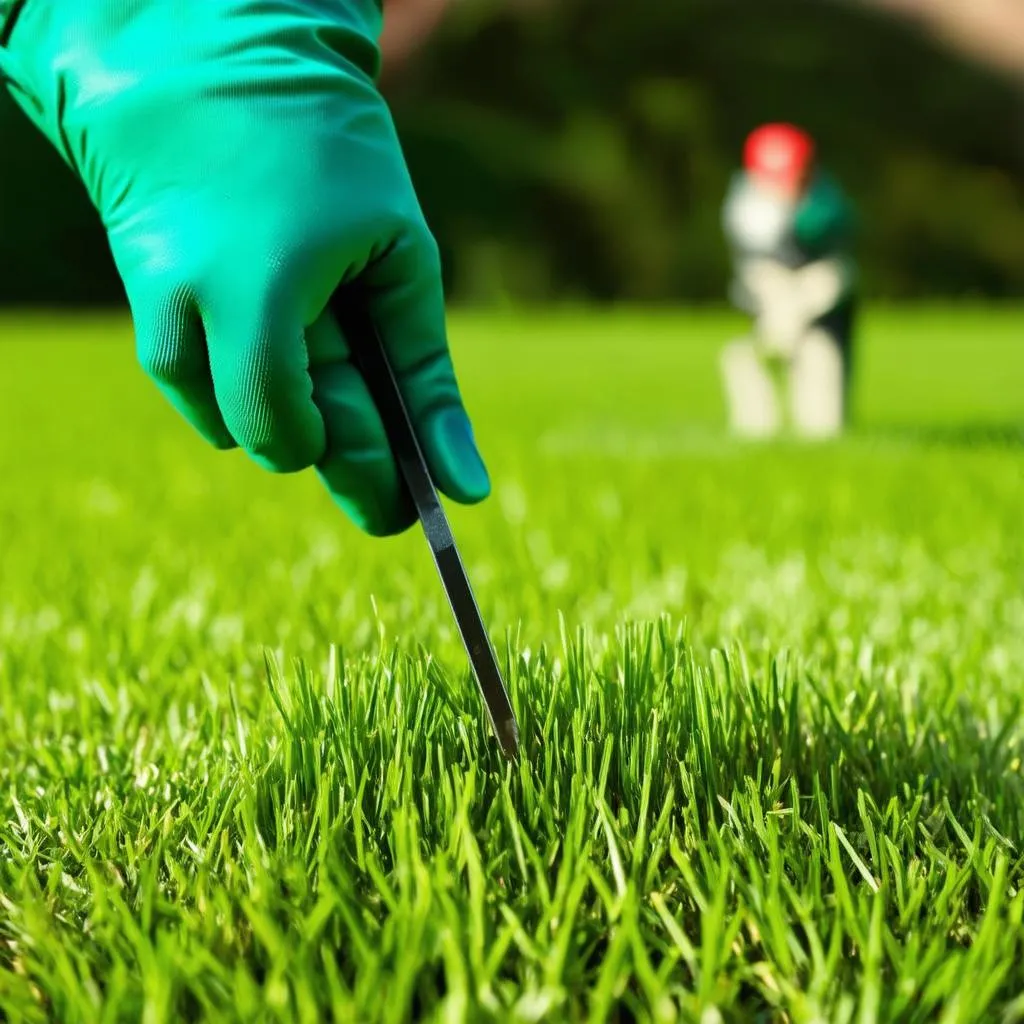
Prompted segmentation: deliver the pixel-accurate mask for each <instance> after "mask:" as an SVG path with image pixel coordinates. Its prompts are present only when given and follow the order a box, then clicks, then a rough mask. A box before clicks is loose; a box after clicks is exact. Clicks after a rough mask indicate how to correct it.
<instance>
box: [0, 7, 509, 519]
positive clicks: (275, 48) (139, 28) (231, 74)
mask: <svg viewBox="0 0 1024 1024" xmlns="http://www.w3.org/2000/svg"><path fill="white" fill-rule="evenodd" d="M3 5H4V0H0V13H3V12H2V7H3ZM380 21H381V12H380V5H379V0H88V2H80V0H75V2H73V0H26V3H25V5H24V7H23V8H22V10H21V12H20V14H18V15H17V17H16V19H15V20H14V22H13V28H12V30H11V31H10V33H9V39H8V43H7V52H6V54H4V61H3V67H5V68H6V70H7V71H8V73H9V74H10V75H11V76H12V77H13V78H14V84H13V88H12V91H13V92H14V95H15V98H16V99H17V100H18V102H19V103H20V104H21V105H22V106H23V107H24V109H25V110H26V111H27V113H28V114H29V116H30V117H32V118H33V120H34V121H35V122H36V124H37V125H38V126H39V127H40V128H41V129H42V130H43V132H45V134H46V135H47V136H48V137H49V139H50V140H51V141H52V142H53V143H54V145H56V146H57V148H58V149H59V151H60V152H61V154H62V155H63V156H64V158H65V160H66V161H67V162H68V163H69V164H70V166H71V167H72V169H73V170H74V171H75V172H76V173H77V174H78V175H79V177H80V178H81V180H82V181H83V183H84V184H85V187H86V188H87V190H88V192H89V195H90V197H91V198H92V201H93V203H94V205H95V206H96V208H97V210H98V211H99V213H100V216H101V218H102V220H103V224H104V226H105V227H106V230H107V234H108V237H109V240H110V246H111V250H112V252H113V255H114V259H115V261H116V264H117V267H118V269H119V271H120V273H121V276H122V279H123V281H124V284H125V288H126V291H127V295H128V298H129V301H130V304H131V309H132V314H133V319H134V323H135V329H136V338H137V352H138V358H139V360H140V362H141V364H142V366H143V368H144V369H145V371H146V372H147V373H148V374H149V375H150V376H151V377H152V378H153V379H154V380H155V382H156V383H157V385H158V386H159V387H160V389H161V390H162V391H163V392H164V394H166V396H167V397H168V398H169V399H170V401H171V402H172V403H173V404H174V406H175V407H176V408H177V409H178V410H179V411H180V412H181V413H182V414H183V415H184V416H185V417H186V419H188V421H189V422H190V423H191V424H192V425H193V426H194V427H195V428H196V429H197V430H198V431H199V433H200V434H202V436H203V437H205V438H206V439H207V440H208V441H209V442H211V443H212V444H214V445H216V446H218V447H220V448H232V447H235V446H240V447H241V448H243V449H244V450H245V451H246V452H247V453H248V454H249V455H250V456H252V458H253V459H255V460H256V461H257V462H258V463H259V464H260V465H262V466H264V467H265V468H267V469H269V470H272V471H275V472H282V473H287V472H295V471H298V470H302V469H304V468H307V467H310V466H315V467H316V468H317V471H318V473H319V474H320V476H321V478H322V479H323V481H324V483H325V484H326V486H327V488H328V489H329V491H330V492H331V494H332V495H333V497H334V498H335V499H336V501H337V502H338V504H339V505H340V506H341V507H342V508H343V509H344V510H345V512H346V513H347V514H348V515H349V516H350V517H351V518H352V520H353V521H354V522H355V523H356V524H357V525H358V526H359V527H361V528H362V529H363V530H365V531H367V532H368V533H371V534H375V535H384V534H392V533H396V532H400V531H401V530H403V529H405V528H407V527H408V526H409V525H410V524H411V522H412V521H413V519H414V513H413V511H412V509H411V506H409V505H407V504H406V502H405V500H404V498H403V491H402V489H401V486H400V483H399V476H398V470H397V468H396V466H395V463H394V460H393V458H392V456H391V453H390V449H389V447H388V444H387V440H386V437H385V434H384V429H383V426H382V423H381V419H380V416H379V415H378V412H377V410H376V408H375V407H374V405H373V403H372V401H371V399H370V395H369V393H368V391H367V388H366V386H365V384H364V382H363V380H362V378H361V377H360V376H359V374H358V373H357V371H356V369H355V368H354V366H353V364H352V362H351V361H350V358H349V348H348V345H347V342H346V339H345V338H344V337H342V335H341V333H340V331H339V329H338V327H337V324H336V323H335V321H334V319H333V318H332V317H331V315H330V314H329V313H326V312H325V307H326V306H327V302H328V299H329V297H330V296H331V294H332V293H333V292H334V290H335V289H336V287H337V286H338V285H339V284H341V283H343V282H345V283H348V282H351V281H352V280H354V279H356V278H359V279H360V281H361V283H362V284H363V286H364V288H365V290H366V292H367V294H368V296H369V301H370V305H371V312H372V315H373V317H374V319H375V320H376V322H377V325H378V327H379V329H380V331H381V334H382V337H383V338H384V341H385V344H386V345H387V347H388V349H389V355H390V357H391V361H392V364H393V366H394V367H395V370H396V374H397V375H398V377H399V380H400V385H401V388H402V391H403V395H404V397H405V399H406V402H407V404H408V406H409V411H410V414H411V415H412V417H413V420H414V423H415V424H416V427H417V432H418V434H419V437H420V440H421V443H422V445H423V448H424V453H425V455H426V457H427V460H428V462H429V464H430V467H431V470H432V473H433V475H434V478H435V480H436V481H437V483H438V485H439V487H440V489H441V490H442V491H443V492H444V493H445V494H447V495H448V496H449V497H450V498H452V499H454V500H456V501H459V502H463V503H475V502H478V501H481V500H482V499H483V498H485V497H486V496H487V494H488V492H489V489H490V483H489V480H488V476H487V471H486V469H485V468H484V464H483V461H482V459H481V457H480V455H479V452H478V450H477V447H476V444H475V442H474V439H473V434H472V430H471V427H470V423H469V419H468V417H467V415H466V411H465V409H464V406H463V403H462V400H461V397H460V393H459V389H458V387H457V385H456V381H455V375H454V371H453V367H452V362H451V358H450V356H449V352H448V344H447V338H446V330H445V310H444V301H443V294H442V287H441V275H440V265H439V257H438V251H437V246H436V244H435V242H434V239H433V237H432V236H431V233H430V231H429V230H428V228H427V225H426V223H425V221H424V218H423V214H422V212H421V209H420V206H419V203H418V201H417V198H416V195H415V193H414V191H413V186H412V183H411V181H410V178H409V174H408V171H407V168H406V165H405V161H404V158H403V155H402V152H401V149H400V147H399V142H398V139H397V137H396V133H395V129H394V126H393V123H392V120H391V117H390V114H389V111H388V109H387V106H386V104H385V102H384V100H383V99H382V97H381V95H380V94H379V92H378V90H377V88H376V85H375V82H376V76H377V73H378V70H379V68H378V64H379V53H378V49H377V43H376V40H377V38H378V35H379V32H380V27H381V26H380ZM129 429H130V428H129Z"/></svg>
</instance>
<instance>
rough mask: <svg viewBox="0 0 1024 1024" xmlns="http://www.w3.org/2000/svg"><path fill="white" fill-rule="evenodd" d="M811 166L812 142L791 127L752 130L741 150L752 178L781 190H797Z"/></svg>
mask: <svg viewBox="0 0 1024 1024" xmlns="http://www.w3.org/2000/svg"><path fill="white" fill-rule="evenodd" d="M813 162H814V140H813V139H812V138H811V137H810V135H808V134H807V132H805V131H803V130H802V129H800V128H797V127H795V126H794V125H791V124H765V125H762V126H761V127H760V128H756V129H754V131H752V132H751V133H750V135H749V136H748V137H747V143H746V145H745V146H744V148H743V163H744V166H745V167H746V169H747V170H748V171H749V172H750V173H751V174H753V175H757V176H758V177H762V178H767V179H770V180H771V181H772V182H773V183H774V184H776V185H780V186H782V187H783V188H787V189H794V188H799V187H800V185H802V184H803V182H804V180H805V178H806V175H807V172H808V171H809V170H810V167H811V164H812V163H813Z"/></svg>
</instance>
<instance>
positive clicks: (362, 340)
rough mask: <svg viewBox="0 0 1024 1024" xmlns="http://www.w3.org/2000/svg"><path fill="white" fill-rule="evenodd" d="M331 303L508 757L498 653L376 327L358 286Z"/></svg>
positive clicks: (511, 738)
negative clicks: (398, 471) (375, 407)
mask: <svg viewBox="0 0 1024 1024" xmlns="http://www.w3.org/2000/svg"><path fill="white" fill-rule="evenodd" d="M331 309H332V312H333V313H334V315H335V317H336V318H337V319H338V322H339V323H340V324H341V325H342V329H343V330H344V332H345V337H346V339H347V340H348V342H349V345H350V346H351V348H352V358H353V361H354V362H355V364H356V366H357V367H358V368H359V371H360V373H361V374H362V375H363V379H364V380H365V381H366V384H367V387H368V388H369V389H370V394H371V395H372V396H373V400H374V402H375V403H376V406H377V408H378V410H379V411H380V414H381V418H382V419H383V421H384V429H385V430H386V431H387V435H388V441H389V442H390V444H391V450H392V452H393V453H394V456H395V460H396V462H397V463H398V467H399V469H400V470H401V473H402V478H403V479H404V481H405V485H406V488H407V489H408V492H409V496H410V497H411V498H412V501H413V504H414V505H415V506H416V511H417V513H418V515H419V519H420V524H421V525H422V527H423V532H424V534H425V535H426V538H427V542H428V543H429V545H430V550H431V552H432V554H433V556H434V563H435V565H436V566H437V571H438V574H439V575H440V577H441V582H442V583H443V584H444V589H445V593H446V594H447V595H448V603H449V605H451V609H452V614H453V615H454V616H455V621H456V623H457V624H458V627H459V632H460V634H461V635H462V641H463V643H464V644H465V646H466V653H467V654H468V655H469V662H470V665H471V666H472V668H473V674H474V675H475V676H476V681H477V684H478V685H479V687H480V693H481V694H482V696H483V700H484V707H485V708H486V710H487V716H488V718H489V719H490V722H491V727H492V729H493V730H494V735H495V736H496V737H497V740H498V745H499V746H500V747H501V750H502V753H503V754H504V755H505V756H506V757H507V758H509V759H512V758H515V757H516V756H517V754H518V752H519V727H518V725H517V724H516V718H515V713H514V712H513V710H512V704H511V702H510V701H509V698H508V693H507V692H506V690H505V683H504V681H503V680H502V678H501V669H500V668H499V667H498V659H497V657H496V655H495V653H494V648H493V647H492V646H491V642H490V638H489V637H488V635H487V629H486V627H485V626H484V621H483V617H482V616H481V614H480V609H479V607H478V606H477V603H476V598H475V597H474V595H473V588H472V587H471V586H470V582H469V576H468V575H467V574H466V569H465V566H464V565H463V564H462V558H461V557H460V555H459V549H458V547H457V546H456V544H455V537H454V535H453V534H452V529H451V525H450V524H449V522H448V517H447V515H446V514H445V511H444V507H443V506H442V504H441V499H440V497H439V495H438V493H437V488H436V487H435V486H434V482H433V480H432V479H431V476H430V470H429V468H428V466H427V461H426V459H425V458H424V456H423V449H422V448H421V447H420V444H419V441H418V440H417V438H416V431H415V429H414V427H413V424H412V420H411V418H410V416H409V412H408V410H407V409H406V407H405V402H404V400H403V398H402V393H401V391H400V390H399V387H398V381H397V380H396V378H395V374H394V371H393V370H392V368H391V363H390V362H389V360H388V356H387V351H386V349H385V348H384V343H383V341H382V340H381V337H380V333H379V331H378V330H377V327H376V325H375V324H374V322H373V319H372V317H371V316H370V314H369V310H368V307H367V305H366V303H365V301H363V300H362V299H361V298H360V296H359V293H358V292H357V291H350V290H339V291H338V292H336V293H335V295H334V297H333V299H332V300H331Z"/></svg>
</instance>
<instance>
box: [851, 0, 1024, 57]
mask: <svg viewBox="0 0 1024 1024" xmlns="http://www.w3.org/2000/svg"><path fill="white" fill-rule="evenodd" d="M863 2H866V3H869V4H870V5H871V6H874V7H879V8H881V9H883V10H886V11H890V12H892V13H894V14H899V15H903V16H905V17H909V18H912V19H914V20H916V21H918V22H920V23H922V24H923V25H925V26H926V27H927V28H928V29H929V30H931V31H932V32H933V33H935V34H936V35H938V36H940V37H941V38H943V39H945V40H946V41H948V42H949V43H951V44H952V45H954V46H957V47H959V48H960V49H962V50H965V51H967V52H968V53H970V54H972V55H973V56H975V57H978V58H980V59H982V60H985V61H987V62H989V63H991V64H995V65H996V66H998V67H1002V68H1004V69H1006V70H1007V71H1014V72H1017V73H1021V74H1024V6H1022V5H1021V4H1020V3H1019V2H1018V0H970V2H967V0H863Z"/></svg>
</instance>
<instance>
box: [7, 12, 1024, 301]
mask: <svg viewBox="0 0 1024 1024" xmlns="http://www.w3.org/2000/svg"><path fill="white" fill-rule="evenodd" d="M387 92H388V95H389V98H390V99H391V102H392V105H393V109H394V111H395V116H396V119H397V121H398V124H399V128H400V131H401V133H402V137H403V139H404V143H405V146H406V150H407V154H408V157H409V160H410V164H411V166H412V169H413V173H414V176H415V179H416V181H417V183H418V186H419V189H420V193H421V197H422V199H423V203H424V205H425V207H426V210H427V213H428V216H429V218H430V221H431V223H432V225H433V227H434V229H435V232H436V233H437V235H438V237H439V239H440V241H441V243H442V247H443V250H444V253H445V257H446V267H447V274H448V286H449V292H450V294H451V296H452V298H453V299H456V300H470V301H502V300H508V301H524V300H526V301H543V300H551V299H588V300H597V301H602V300H637V301H647V302H651V301H681V300H688V301H704V300H715V301H717V300H720V299H721V297H722V295H723V289H724V282H725V277H726V253H725V250H724V247H723V244H722V240H721V237H720V232H719V206H720V203H721V198H722V195H723V192H724V189H725V187H726V183H727V180H728V177H729V175H730V174H731V172H732V171H733V169H734V167H735V164H736V162H737V159H738V153H739V150H740V146H741V143H742V140H743V137H744V135H745V134H746V132H747V131H748V130H749V129H750V128H751V127H753V126H754V125H755V124H757V123H759V122H761V121H764V120H768V119H787V120H793V121H796V122H799V123H801V124H803V125H805V126H806V127H807V128H809V129H810V130H811V131H813V132H814V133H815V134H816V136H817V137H818V140H819V143H820V146H821V149H822V152H823V154H824V157H825V159H826V161H827V163H828V164H829V166H830V168H831V169H832V170H833V172H834V173H835V174H836V175H838V176H839V178H840V179H841V180H842V181H843V183H844V184H845V185H846V187H847V188H848V190H849V191H850V192H851V194H852V195H853V197H854V199H855V201H856V203H857V205H858V207H859V210H860V216H861V224H862V229H861V256H862V260H863V264H864V273H865V280H866V287H867V289H868V291H869V293H870V294H872V295H874V296H876V297H884V298H894V299H895V298H921V297H934V296H942V297H951V296H952V297H960V296H979V295H981V296H989V297H994V298H1006V297H1012V296H1019V295H1021V293H1022V283H1024V132H1022V131H1021V128H1022V116H1021V115H1022V102H1021V97H1020V95H1019V91H1018V90H1017V88H1015V87H1014V86H1013V85H1012V84H1011V83H1010V82H1009V81H1005V80H1000V79H999V78H998V77H996V76H995V75H994V74H992V73H990V72H987V71H985V70H984V69H982V68H980V67H977V66H973V65H971V64H969V63H967V62H965V61H961V60H959V59H958V58H957V57H956V56H955V55H953V54H952V53H950V52H948V51H946V50H944V49H941V48H940V47H939V46H938V45H937V44H933V43H930V42H928V41H927V40H925V39H923V38H922V37H920V36H919V35H917V34H915V33H914V32H912V31H911V30H909V29H907V28H905V27H903V26H901V25H900V24H899V23H897V22H894V21H891V20H888V19H885V18H883V17H880V16H877V15H871V14H868V13H865V12H863V11H860V10H858V9H857V8H856V7H853V6H847V5H845V4H840V3H836V2H830V0H673V2H666V0H629V2H628V3H623V2H621V0H558V2H556V3H547V4H541V5H537V4H531V5H529V6H527V7H526V8H521V9H509V7H508V6H506V5H505V4H503V3H501V2H499V0H492V2H488V0H476V2H474V3H472V4H469V3H467V4H461V5H455V9H454V11H453V14H452V16H451V17H450V18H449V20H448V22H447V23H446V25H445V28H444V30H443V31H442V32H441V34H440V35H439V36H438V37H437V38H436V39H435V40H434V41H433V42H432V44H431V46H430V47H429V48H428V49H427V50H426V51H425V52H424V53H423V54H422V55H421V56H420V57H419V58H418V59H417V61H416V63H415V65H414V66H411V67H407V68H405V69H403V71H402V72H401V74H400V75H399V76H397V77H394V78H392V79H389V80H388V83H387ZM0 145H2V159H0V268H2V273H0V302H7V303H47V304H56V303H65V304H80V303H90V304H93V303H95V304H106V303H116V302H120V301H121V300H122V296H121V289H120V285H119V282H118V280H117V276H116V274H115V272H114V270H113V267H112V265H111V262H110V258H109V254H108V253H107V249H106V245H105V241H104V238H103V235H102V232H101V230H100V228H99V225H98V223H97V219H96V216H95V214H94V212H93V211H92V209H91V207H90V206H89V204H88V202H87V200H86V199H85V197H84V195H83V193H82V190H81V187H80V186H79V185H78V184H77V183H76V182H75V181H74V179H73V178H72V177H71V174H70V172H69V171H68V170H67V168H66V167H65V166H64V165H63V164H62V163H61V162H60V160H59V158H58V157H57V156H56V154H55V153H53V152H52V151H51V150H50V149H49V146H48V144H47V143H46V142H45V141H44V140H43V139H41V138H38V137H37V136H36V134H35V133H34V129H32V128H31V127H30V126H29V125H28V123H27V122H26V121H25V120H24V118H23V116H22V115H21V114H20V112H18V111H17V110H16V109H15V108H14V106H13V104H12V103H11V102H9V101H8V100H7V99H6V97H5V98H4V99H3V101H2V102H0Z"/></svg>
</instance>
